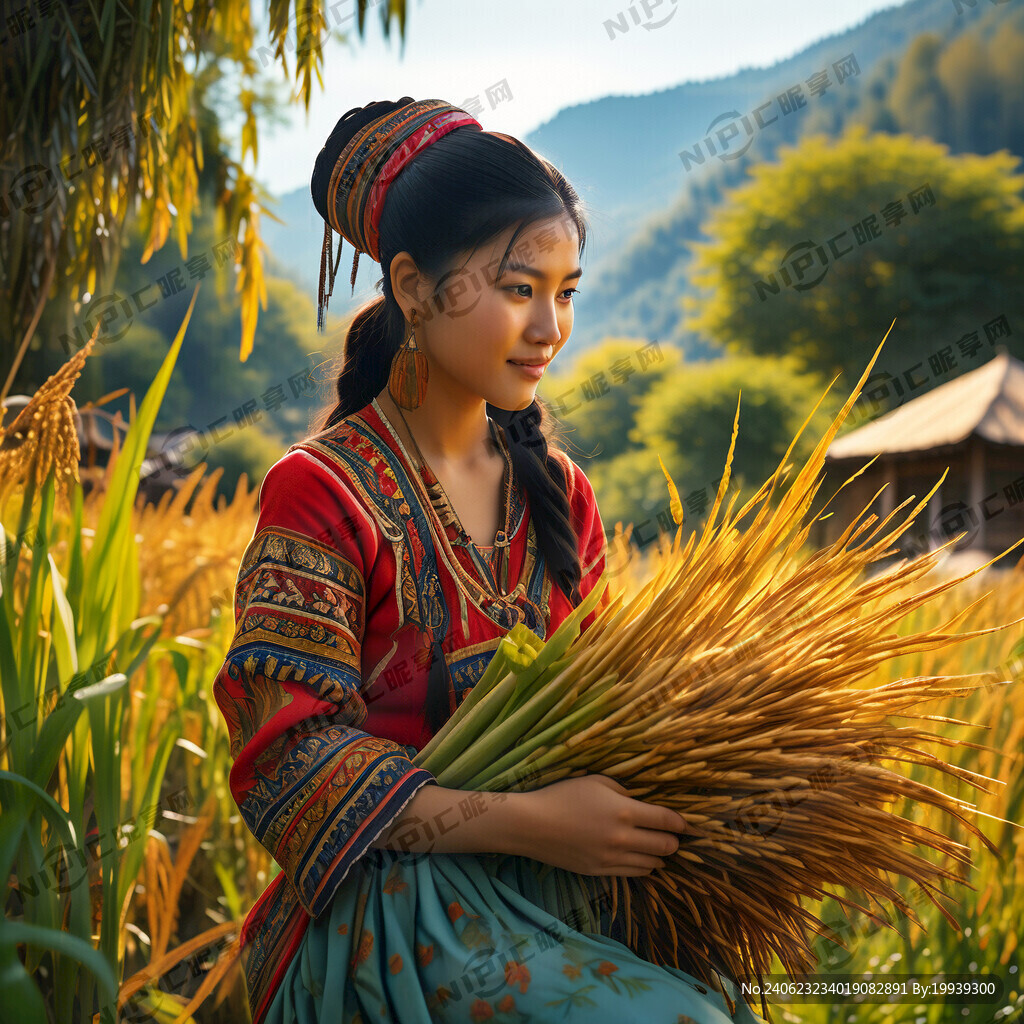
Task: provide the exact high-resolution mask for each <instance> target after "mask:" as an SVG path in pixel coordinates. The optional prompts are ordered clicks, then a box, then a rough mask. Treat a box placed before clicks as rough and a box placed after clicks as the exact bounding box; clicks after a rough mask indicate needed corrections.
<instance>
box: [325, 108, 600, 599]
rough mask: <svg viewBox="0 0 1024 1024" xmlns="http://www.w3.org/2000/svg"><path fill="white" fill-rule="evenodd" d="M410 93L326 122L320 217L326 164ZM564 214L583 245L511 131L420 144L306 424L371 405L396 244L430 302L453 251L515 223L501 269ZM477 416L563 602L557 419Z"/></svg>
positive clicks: (399, 321)
mask: <svg viewBox="0 0 1024 1024" xmlns="http://www.w3.org/2000/svg"><path fill="white" fill-rule="evenodd" d="M412 102H414V101H413V99H412V97H409V96H403V97H402V98H401V99H399V100H397V101H395V102H388V101H380V102H376V103H371V104H369V105H368V106H366V107H355V108H353V109H352V110H350V111H348V112H347V113H346V114H344V115H343V116H342V117H341V118H340V119H339V121H338V123H337V124H336V125H335V126H334V130H333V131H332V132H331V134H330V136H329V137H328V139H327V142H326V143H325V145H324V148H323V149H322V150H321V151H320V154H319V155H318V157H317V159H316V164H315V166H314V169H313V176H312V180H311V182H310V192H311V194H312V197H313V203H314V205H315V206H316V209H317V210H318V211H319V213H320V215H321V216H322V217H323V218H324V220H327V205H326V203H327V186H328V183H329V181H330V176H331V171H332V170H333V169H334V165H335V163H336V161H337V159H338V156H339V155H340V153H341V151H342V149H343V148H344V147H345V145H346V144H347V142H348V141H349V139H351V138H352V136H353V135H354V134H355V132H356V131H358V130H359V129H360V128H362V127H363V126H365V125H366V124H367V123H368V122H369V121H371V120H374V119H376V118H378V117H381V116H383V115H385V114H388V113H390V112H391V111H393V110H397V109H399V108H400V107H403V106H406V105H407V104H409V103H412ZM559 215H562V216H568V218H569V219H570V220H571V221H572V222H573V224H574V225H575V227H576V230H577V233H578V237H579V251H580V255H581V256H582V253H583V248H584V245H585V243H586V222H585V220H584V216H583V210H582V201H581V200H580V198H579V196H578V195H577V193H576V190H575V189H574V188H573V187H572V185H570V184H569V182H568V181H566V179H565V177H564V176H563V175H562V174H561V172H560V171H558V169H557V168H556V167H554V165H553V164H551V163H550V162H549V161H548V160H545V159H544V158H543V157H541V156H540V155H538V154H537V153H535V152H534V151H533V150H532V149H530V148H529V147H528V146H526V145H525V144H523V143H521V142H519V141H518V140H516V141H515V142H510V141H508V140H506V139H503V138H500V137H498V136H495V135H490V134H487V133H485V132H482V131H479V130H477V129H475V128H472V127H463V128H456V129H454V130H452V131H450V132H448V134H447V135H445V136H444V137H443V138H441V139H439V140H438V141H437V142H436V143H434V144H433V145H431V146H429V147H428V148H427V149H425V150H424V151H423V152H422V153H420V154H419V155H418V156H417V157H416V159H415V160H414V161H413V162H412V163H411V164H409V165H408V166H407V167H406V168H405V169H404V170H403V171H402V173H401V174H400V175H399V176H398V177H397V178H396V179H395V181H394V182H393V183H392V185H391V186H390V188H389V189H388V194H387V199H386V201H385V203H384V209H383V210H382V211H381V219H380V225H379V238H380V258H381V259H380V263H381V269H382V270H383V271H384V274H383V277H382V278H381V279H380V281H378V282H377V288H378V290H381V291H382V295H381V296H380V297H379V298H376V299H374V300H372V301H371V302H369V303H367V304H366V305H365V306H364V307H363V308H362V309H360V310H359V311H358V312H357V314H356V316H355V317H354V319H353V321H352V323H351V324H350V326H349V328H348V332H347V334H346V336H345V344H344V351H343V356H342V368H341V371H340V373H339V375H338V377H337V382H336V390H337V396H338V398H337V403H336V404H335V405H334V406H333V408H329V409H328V410H325V413H326V414H325V415H322V416H321V417H320V419H319V422H318V424H317V426H316V427H315V428H314V429H315V432H316V433H321V432H323V431H324V430H327V429H328V428H330V427H331V426H333V425H335V424H336V423H338V422H340V421H341V420H343V419H344V418H345V417H346V416H349V415H351V414H352V413H354V412H357V411H359V410H360V409H362V408H364V407H365V406H367V405H369V403H370V401H371V400H372V399H373V398H374V397H376V395H378V394H379V393H380V392H381V391H382V390H383V389H384V387H385V385H386V384H387V381H388V375H389V373H390V369H391V361H392V359H393V358H394V356H395V354H396V353H397V352H398V350H399V348H400V347H401V345H402V343H403V341H404V339H405V327H406V325H405V317H404V314H403V313H402V309H401V307H400V306H399V305H398V302H397V301H396V299H395V296H394V293H393V291H392V289H391V275H390V265H391V260H392V259H393V258H394V256H395V254H397V253H399V252H403V251H404V252H408V253H409V254H410V255H411V256H412V257H413V259H414V260H415V262H416V266H417V267H418V268H419V269H420V271H422V272H423V273H424V274H426V275H428V276H429V277H430V278H431V279H433V280H436V281H437V286H436V288H435V290H434V294H433V296H432V298H433V299H435V300H436V301H437V303H438V308H440V303H441V301H442V300H441V299H439V298H438V296H439V295H440V294H441V293H442V290H443V286H444V282H445V280H446V279H447V278H448V277H450V276H451V275H452V274H454V273H455V272H456V271H457V270H458V265H457V263H456V261H457V259H458V257H459V256H460V255H461V254H462V253H464V252H466V251H467V250H469V251H473V250H475V249H476V248H478V247H479V246H480V245H482V244H484V243H485V242H488V241H490V240H491V239H493V238H495V237H496V236H497V235H499V234H501V233H502V232H503V231H505V230H507V229H508V228H509V227H511V226H512V225H517V227H516V230H515V232H514V234H513V235H512V238H511V240H510V241H509V243H508V247H507V248H506V250H505V254H504V256H503V257H502V260H501V264H500V265H499V267H498V269H497V275H500V274H501V273H502V272H503V271H504V269H505V265H506V263H507V262H508V258H509V256H510V254H511V252H512V249H513V248H514V246H515V244H516V240H517V238H518V237H519V235H520V234H521V232H522V230H523V229H524V228H525V227H527V226H528V225H530V224H532V223H535V222H537V221H541V220H546V219H549V218H551V217H555V216H559ZM487 415H488V416H491V417H492V418H493V419H494V420H496V421H497V422H498V423H499V424H501V426H502V427H503V428H504V429H505V436H506V439H507V440H508V442H509V450H510V452H511V454H512V463H513V467H514V471H515V474H516V476H517V477H518V479H519V480H521V481H522V484H523V487H524V489H525V490H526V493H527V496H528V498H529V503H530V509H531V512H532V514H533V519H534V528H535V530H536V534H537V543H538V546H539V547H540V550H541V553H542V555H543V556H544V562H545V565H546V567H547V569H548V571H549V572H550V574H551V579H552V580H553V581H554V583H555V584H556V585H557V586H559V587H560V588H561V589H562V591H563V593H564V594H565V595H566V597H567V598H568V600H569V602H570V604H571V605H572V606H574V607H575V606H576V605H578V604H579V602H580V600H581V596H580V591H579V584H580V579H581V576H582V566H581V564H580V558H579V546H578V541H577V538H576V536H575V533H574V531H573V529H572V520H571V517H570V509H569V498H568V493H567V481H566V476H565V464H564V463H563V462H562V461H561V460H560V459H559V458H558V456H556V455H553V454H552V449H557V450H558V451H560V452H561V451H563V449H562V448H561V446H560V444H559V443H558V440H557V438H558V436H559V425H558V423H557V421H556V420H555V419H554V417H553V416H552V415H551V413H550V412H549V411H548V409H547V407H546V405H545V404H544V403H543V401H541V400H540V399H539V398H537V397H534V400H533V402H532V403H531V404H530V405H529V406H527V407H526V408H525V409H519V410H515V411H511V412H510V411H508V410H505V409H499V408H497V407H496V406H492V405H491V404H490V403H487Z"/></svg>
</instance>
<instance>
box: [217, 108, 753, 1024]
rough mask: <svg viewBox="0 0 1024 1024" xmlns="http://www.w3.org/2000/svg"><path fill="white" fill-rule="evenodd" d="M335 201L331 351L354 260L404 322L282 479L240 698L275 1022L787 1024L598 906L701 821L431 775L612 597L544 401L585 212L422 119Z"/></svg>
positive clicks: (249, 618)
mask: <svg viewBox="0 0 1024 1024" xmlns="http://www.w3.org/2000/svg"><path fill="white" fill-rule="evenodd" d="M311 190H312V195H313V202H314V204H315V205H316V208H317V209H318V210H319V212H320V213H321V215H322V216H323V217H324V220H325V240H324V251H323V253H322V261H321V278H320V280H321V290H320V310H319V316H318V322H319V323H322V315H323V311H324V309H325V308H326V300H327V299H328V298H329V297H330V293H331V291H333V283H334V272H335V270H336V267H337V264H336V263H335V266H334V267H331V266H330V264H331V242H332V238H333V236H332V234H331V231H332V229H333V230H336V231H338V232H339V233H340V234H341V235H342V236H343V237H344V238H347V239H348V240H349V241H350V242H351V243H352V244H353V245H354V247H355V248H356V258H358V254H359V253H360V252H366V253H368V254H369V255H371V256H372V257H373V258H374V259H375V260H377V261H378V262H379V263H380V265H381V267H382V269H383V271H384V274H383V278H382V281H381V285H382V290H383V295H382V296H381V297H380V298H378V299H376V300H375V301H373V302H371V303H370V304H369V305H368V306H367V307H365V308H364V309H363V310H361V311H360V312H359V314H358V315H357V316H356V318H355V319H354V321H353V323H352V325H351V327H350V328H349V331H348V334H347V337H346V341H345V351H344V361H343V368H342V371H341V373H340V376H339V378H338V381H337V393H338V402H337V405H336V406H335V407H334V408H333V410H331V411H330V413H329V415H327V416H326V417H325V422H324V423H323V425H322V428H321V429H320V430H319V431H318V432H317V433H315V434H313V435H312V436H311V437H309V438H307V439H306V440H305V441H303V442H301V443H299V444H296V445H293V446H292V447H291V448H289V450H288V452H287V453H286V454H285V455H284V456H283V457H282V458H281V459H280V460H279V461H278V462H277V463H276V464H275V465H274V466H272V467H271V469H270V470H269V472H268V473H267V475H266V478H265V479H264V482H263V485H262V488H261V490H260V511H259V519H258V522H257V524H256V529H255V532H254V535H253V538H252V541H251V542H250V544H249V546H248V548H247V549H246V552H245V555H244V557H243V560H242V564H241V567H240V570H239V574H238V580H237V589H236V599H235V614H236V633H235V636H234V638H233V641H232V644H231V648H230V650H229V652H228V656H227V658H226V660H225V662H224V665H223V666H222V668H221V670H220V672H219V673H218V676H217V679H216V682H215V692H216V695H217V700H218V704H219V706H220V708H221V710H222V711H223V714H224V717H225V719H226V721H227V724H228V728H229V731H230V737H231V752H232V758H233V761H234V764H233V768H232V771H231V787H232V792H233V795H234V797H235V800H236V801H237V803H238V806H239V808H240V810H241V813H242V816H243V818H244V819H245V821H246V823H247V824H248V826H249V828H250V829H251V830H252V832H253V834H254V835H255V836H256V837H257V838H258V839H259V840H260V842H262V843H263V844H264V845H265V846H266V847H267V848H268V849H269V850H270V852H271V853H272V854H273V855H274V858H275V860H276V861H277V863H278V864H279V865H280V866H281V869H282V870H281V872H280V874H278V875H277V876H276V877H275V879H274V881H273V882H272V883H271V885H270V886H269V887H268V889H267V891H266V892H265V893H264V895H263V896H262V897H261V898H260V900H259V902H258V903H257V905H256V907H255V908H254V909H253V911H252V913H251V914H250V916H249V918H248V920H247V922H246V929H245V941H246V943H247V946H248V950H249V952H248V959H247V963H246V974H247V980H248V987H249V994H250V1001H251V1004H252V1010H253V1015H254V1019H255V1020H256V1021H258V1022H263V1021H266V1022H268V1024H270V1022H273V1024H285V1022H298V1024H314V1022H324V1024H326V1022H328V1021H330V1022H331V1024H351V1022H362V1024H369V1022H371V1021H374V1022H376V1021H396V1022H401V1024H429V1022H430V1021H460V1022H461V1021H466V1022H472V1021H483V1020H493V1021H494V1022H496V1024H500V1022H506V1021H508V1022H511V1021H579V1022H584V1021H585V1022H588V1024H593V1022H601V1021H614V1022H615V1024H626V1022H628V1021H638V1022H640V1021H642V1022H643V1024H651V1022H660V1021H664V1022H665V1024H677V1022H679V1021H687V1020H692V1021H699V1022H722V1024H724V1022H726V1021H732V1020H745V1021H751V1020H759V1018H757V1017H755V1016H754V1015H753V1014H751V1013H750V1011H749V1010H747V1008H746V1005H745V1003H744V1002H743V1000H742V998H741V997H740V996H739V993H738V991H737V989H736V987H735V985H733V984H732V983H731V982H730V981H728V980H724V981H723V985H724V987H725V989H726V991H727V992H728V993H729V994H730V998H726V997H723V994H722V993H721V992H719V991H716V990H715V989H713V988H711V987H710V986H708V985H705V984H702V983H701V982H699V981H698V980H697V979H696V978H694V977H692V976H690V975H688V974H686V973H684V972H683V971H681V970H677V969H674V968H664V967H660V966H657V965H655V964H651V963H648V962H646V961H644V960H642V959H640V958H638V957H637V956H635V955H634V954H633V953H632V952H631V951H630V950H629V949H627V947H626V946H624V945H623V944H622V943H620V942H619V941H617V939H616V938H615V937H614V935H615V934H616V932H615V930H614V929H613V927H612V922H611V921H610V920H609V918H610V914H609V913H608V907H607V906H606V905H605V906H601V905H596V904H595V903H594V901H592V900H591V901H589V902H588V901H587V899H586V898H585V897H584V895H583V889H582V887H581V883H580V880H579V879H580V876H581V875H594V876H599V875H631V876H641V875H646V874H648V873H649V872H651V871H652V870H653V869H654V868H655V867H658V866H661V865H663V864H664V862H665V861H664V858H665V857H667V856H669V855H670V854H672V853H673V852H674V851H675V850H676V849H677V848H678V845H679V839H678V834H677V830H678V829H679V828H680V825H681V821H682V819H681V818H680V816H679V815H677V814H676V812H674V811H671V810H669V809H667V808H663V807H658V806H656V805H654V804H651V803H647V802H644V801H640V800H636V799H633V798H631V797H630V796H628V795H627V792H626V790H625V789H624V787H622V786H621V785H619V784H618V783H616V782H614V781H613V780H611V779H609V778H606V777H603V776H586V777H583V778H574V779H567V780H563V781H561V782H558V783H555V784H553V785H549V786H545V787H543V788H541V789H536V790H533V791H529V792H518V793H510V794H485V793H468V792H463V791H457V790H451V789H447V788H444V787H442V786H440V785H438V783H437V782H436V780H435V779H434V778H433V776H432V775H431V774H430V773H429V772H427V771H424V770H423V769H420V768H417V767H416V766H415V765H414V764H413V763H412V760H411V759H412V757H413V756H414V755H415V753H416V752H417V750H419V749H421V748H422V747H423V745H424V744H425V743H426V742H427V741H428V740H429V738H430V737H431V736H432V735H433V734H434V733H435V732H436V731H437V730H438V729H439V728H440V727H441V725H442V724H443V723H444V721H445V720H446V719H447V718H448V716H449V715H451V713H452V712H453V711H454V710H455V708H456V707H457V706H458V703H459V702H460V700H461V699H462V698H463V697H465V695H466V693H467V692H468V691H469V690H470V689H471V688H472V686H473V684H474V682H475V681H476V680H478V679H479V678H480V676H481V675H482V673H483V672H484V670H485V668H486V667H487V664H488V661H489V659H490V657H491V656H492V654H493V652H494V650H495V648H496V646H497V644H498V641H499V640H500V639H501V637H502V636H503V635H504V634H505V633H506V632H507V631H508V630H509V629H510V628H511V627H512V626H513V625H514V624H515V623H517V622H524V623H525V624H526V625H527V626H528V627H529V628H530V629H531V630H533V631H534V632H535V633H536V634H537V635H538V636H540V637H541V638H544V637H547V636H549V635H550V634H551V632H552V631H553V630H554V629H555V628H556V627H557V626H558V625H559V624H560V623H561V622H562V621H563V620H564V618H565V617H566V615H568V614H569V612H570V611H571V610H572V609H573V608H574V607H576V606H577V605H578V604H579V603H580V601H581V600H582V599H583V597H584V596H586V594H588V593H589V592H590V590H591V588H592V587H593V586H594V584H595V582H596V581H597V579H598V578H599V577H600V575H601V573H602V571H603V569H604V559H605V546H606V541H605V534H604V527H603V524H602V521H601V516H600V514H599V512H598V508H597V503H596V501H595V498H594V491H593V488H592V487H591V485H590V482H589V481H588V480H587V478H586V476H585V475H584V473H583V472H582V470H580V468H579V467H578V466H576V464H575V463H574V462H573V461H572V460H571V459H570V458H569V457H568V456H567V455H566V454H565V453H564V452H563V451H561V450H560V449H559V448H558V447H557V446H556V445H555V444H554V443H552V433H551V430H552V425H551V422H550V420H549V419H548V418H547V415H546V411H545V408H544V406H543V405H542V404H541V403H540V402H539V401H538V400H537V398H536V396H535V391H536V388H537V383H538V381H539V380H540V379H541V376H542V374H543V372H544V369H543V366H545V365H547V364H548V363H550V361H551V360H552V359H554V358H555V357H556V356H557V355H558V353H559V352H560V351H561V349H562V347H563V346H564V345H565V343H566V341H567V340H568V338H569V335H570V333H571V331H572V325H573V306H572V296H573V293H574V291H575V285H576V284H577V282H578V281H579V280H580V277H581V274H582V270H581V267H580V257H581V255H582V251H583V247H584V242H585V223H584V220H583V216H582V212H581V208H580V201H579V198H578V196H577V195H576V193H575V191H574V190H573V189H572V187H571V186H570V185H569V184H568V182H566V180H565V179H564V177H563V176H562V175H561V174H559V172H558V171H557V170H556V169H555V168H554V167H553V166H552V165H551V164H550V163H549V162H548V161H546V160H543V159H542V158H540V157H539V156H537V155H536V154H535V153H533V152H532V151H531V150H530V149H529V148H528V147H526V146H525V145H523V144H522V143H520V142H518V141H517V140H515V139H512V138H510V137H508V136H505V135H499V134H496V133H491V132H485V131H483V130H482V129H481V126H480V125H479V124H478V122H476V121H475V120H474V119H473V118H472V117H470V116H469V115H468V114H466V112H465V111H463V110H460V109H459V108H457V107H452V106H450V105H449V104H447V103H445V102H443V101H441V100H425V101H421V102H415V101H413V100H412V99H411V98H410V97H403V98H402V99H400V100H398V101H397V102H380V103H372V104H370V105H369V106H367V107H365V108H355V109H353V110H350V111H349V112H348V113H347V114H345V115H344V117H342V118H341V119H340V120H339V121H338V123H337V125H336V126H335V128H334V131H333V132H332V133H331V135H330V137H329V138H328V140H327V143H326V144H325V146H324V148H323V150H322V151H321V152H320V155H319V156H318V158H317V161H316V166H315V169H314V172H313V177H312V183H311ZM385 197H386V201H385ZM339 259H340V252H339ZM327 269H330V271H331V273H330V286H331V287H330V291H327V292H326V294H325V271H326V270H327ZM352 281H353V284H354V281H355V265H353V270H352ZM596 614H597V612H596V611H594V612H592V613H591V614H590V615H588V616H587V618H586V619H584V621H583V624H582V627H583V629H584V630H585V629H586V628H587V627H588V626H589V625H590V624H591V623H592V622H593V619H594V616H595V615H596ZM733 1011H734V1013H733Z"/></svg>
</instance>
